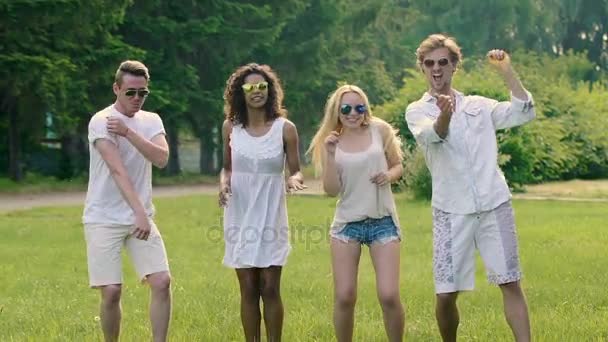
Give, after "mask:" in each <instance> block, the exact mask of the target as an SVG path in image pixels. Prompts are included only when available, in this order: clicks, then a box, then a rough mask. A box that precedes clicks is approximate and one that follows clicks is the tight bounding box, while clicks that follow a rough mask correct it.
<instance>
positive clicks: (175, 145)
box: [166, 121, 182, 176]
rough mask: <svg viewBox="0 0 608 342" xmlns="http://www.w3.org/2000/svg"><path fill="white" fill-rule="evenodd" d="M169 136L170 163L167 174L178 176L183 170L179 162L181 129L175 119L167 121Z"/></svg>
mask: <svg viewBox="0 0 608 342" xmlns="http://www.w3.org/2000/svg"><path fill="white" fill-rule="evenodd" d="M167 136H168V140H169V141H168V143H169V164H167V170H166V174H167V175H169V176H176V175H179V174H180V173H181V172H182V167H181V165H180V162H179V130H178V129H177V127H176V125H175V122H173V121H169V122H168V123H167Z"/></svg>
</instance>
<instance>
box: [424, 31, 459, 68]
mask: <svg viewBox="0 0 608 342" xmlns="http://www.w3.org/2000/svg"><path fill="white" fill-rule="evenodd" d="M440 48H447V49H448V50H449V51H450V61H451V62H452V64H453V65H454V67H455V69H458V67H459V66H460V63H461V62H462V53H461V52H460V46H458V43H456V39H455V38H454V37H450V36H447V35H445V34H441V33H435V34H432V35H430V36H428V37H427V38H426V39H425V40H423V41H422V43H420V46H418V48H417V49H416V59H417V64H418V67H419V68H420V70H422V71H424V70H423V69H422V67H423V62H424V56H426V55H427V54H428V53H429V52H431V51H433V50H436V49H440Z"/></svg>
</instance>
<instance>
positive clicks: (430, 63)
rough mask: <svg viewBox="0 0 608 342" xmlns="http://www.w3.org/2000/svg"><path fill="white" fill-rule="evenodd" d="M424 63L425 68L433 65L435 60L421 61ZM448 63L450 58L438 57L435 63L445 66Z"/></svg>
mask: <svg viewBox="0 0 608 342" xmlns="http://www.w3.org/2000/svg"><path fill="white" fill-rule="evenodd" d="M422 63H423V64H424V66H425V67H427V68H432V67H434V66H435V60H434V59H425V60H424V62H422ZM448 63H450V60H449V59H447V58H440V59H439V60H438V61H437V64H439V66H442V67H444V66H446V65H448Z"/></svg>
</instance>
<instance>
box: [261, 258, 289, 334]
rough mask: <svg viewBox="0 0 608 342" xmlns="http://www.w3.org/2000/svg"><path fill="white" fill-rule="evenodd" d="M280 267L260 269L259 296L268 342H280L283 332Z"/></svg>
mask: <svg viewBox="0 0 608 342" xmlns="http://www.w3.org/2000/svg"><path fill="white" fill-rule="evenodd" d="M281 270H282V267H281V266H271V267H268V268H262V269H260V278H261V279H260V280H261V286H260V289H261V294H262V301H263V302H264V324H265V326H266V336H267V338H268V342H280V341H281V334H282V331H283V315H284V311H283V301H282V300H281Z"/></svg>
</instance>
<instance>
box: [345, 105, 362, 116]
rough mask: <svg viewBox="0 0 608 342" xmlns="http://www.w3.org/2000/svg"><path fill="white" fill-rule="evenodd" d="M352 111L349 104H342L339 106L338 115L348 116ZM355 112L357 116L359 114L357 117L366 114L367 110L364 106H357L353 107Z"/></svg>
mask: <svg viewBox="0 0 608 342" xmlns="http://www.w3.org/2000/svg"><path fill="white" fill-rule="evenodd" d="M352 110H353V106H351V105H349V104H343V105H341V106H340V113H342V114H343V115H348V114H350V112H351V111H352ZM355 112H357V114H359V115H361V114H365V112H367V108H366V107H365V105H364V104H358V105H356V106H355Z"/></svg>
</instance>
